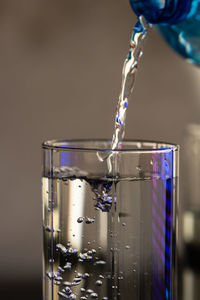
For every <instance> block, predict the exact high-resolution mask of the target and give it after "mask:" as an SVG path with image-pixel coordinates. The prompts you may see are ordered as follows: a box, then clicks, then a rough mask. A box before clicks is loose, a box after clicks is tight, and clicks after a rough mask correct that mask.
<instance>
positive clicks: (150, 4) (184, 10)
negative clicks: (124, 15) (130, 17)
mask: <svg viewBox="0 0 200 300" xmlns="http://www.w3.org/2000/svg"><path fill="white" fill-rule="evenodd" d="M191 3H192V0H130V4H131V7H132V9H133V10H134V12H135V13H136V15H137V16H141V15H142V16H144V17H145V19H146V20H147V21H148V22H149V23H152V24H172V23H177V22H179V21H181V20H183V19H184V18H185V17H186V16H187V14H188V13H189V11H190V8H191Z"/></svg>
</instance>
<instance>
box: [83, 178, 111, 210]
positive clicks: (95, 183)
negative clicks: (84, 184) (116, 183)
mask: <svg viewBox="0 0 200 300" xmlns="http://www.w3.org/2000/svg"><path fill="white" fill-rule="evenodd" d="M89 183H90V185H91V187H92V191H93V193H94V195H95V197H94V200H95V201H96V203H95V208H97V209H99V210H101V211H103V212H109V211H110V210H111V208H112V202H113V199H112V184H113V182H112V181H108V180H107V181H103V180H89Z"/></svg>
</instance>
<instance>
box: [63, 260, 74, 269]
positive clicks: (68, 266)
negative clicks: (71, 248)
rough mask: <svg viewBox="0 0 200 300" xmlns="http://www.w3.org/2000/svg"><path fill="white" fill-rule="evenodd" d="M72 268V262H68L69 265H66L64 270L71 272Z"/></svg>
mask: <svg viewBox="0 0 200 300" xmlns="http://www.w3.org/2000/svg"><path fill="white" fill-rule="evenodd" d="M71 267H72V264H71V263H70V262H68V263H66V264H65V265H64V267H63V268H64V269H65V270H70V269H71Z"/></svg>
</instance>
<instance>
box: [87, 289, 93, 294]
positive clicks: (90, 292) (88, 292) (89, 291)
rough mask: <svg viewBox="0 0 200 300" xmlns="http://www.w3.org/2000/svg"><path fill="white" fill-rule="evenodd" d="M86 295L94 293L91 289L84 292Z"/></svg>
mask: <svg viewBox="0 0 200 300" xmlns="http://www.w3.org/2000/svg"><path fill="white" fill-rule="evenodd" d="M86 293H87V294H92V293H94V291H93V290H91V289H88V290H87V291H86Z"/></svg>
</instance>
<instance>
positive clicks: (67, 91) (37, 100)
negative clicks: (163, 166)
mask: <svg viewBox="0 0 200 300" xmlns="http://www.w3.org/2000/svg"><path fill="white" fill-rule="evenodd" d="M135 20H136V19H135V16H134V14H133V12H132V11H131V9H130V7H129V1H128V0H118V1H116V0H101V1H98V0H59V1H55V0H29V1H27V0H18V1H14V0H1V1H0V37H1V46H0V95H1V109H0V114H1V115H0V128H1V147H0V153H1V154H0V157H1V173H0V174H1V175H0V176H1V180H0V182H1V210H0V220H1V226H0V231H1V245H0V248H1V255H0V270H1V271H0V282H1V284H0V285H1V288H0V290H1V295H3V296H4V299H10V298H9V297H12V296H11V295H12V294H15V299H17V295H19V297H20V299H25V298H23V295H25V294H26V293H27V294H26V296H28V298H27V297H26V299H32V298H31V296H32V297H33V299H39V297H41V296H40V291H41V288H40V280H41V270H42V268H41V247H42V236H41V192H40V175H41V174H40V172H41V149H40V145H41V143H42V141H43V140H47V139H55V138H67V139H69V138H111V136H112V131H113V119H114V112H115V107H116V103H117V99H118V94H119V90H120V85H121V69H122V63H123V61H124V58H125V57H126V55H127V50H128V42H129V39H130V35H131V30H132V27H133V25H134V22H135ZM199 80H200V70H198V69H197V68H195V67H193V66H191V65H189V64H187V63H186V62H185V61H184V60H182V59H181V58H180V57H178V56H177V55H176V54H175V53H174V52H173V51H172V50H171V49H169V48H168V46H167V45H166V44H165V43H164V42H163V40H162V39H161V38H160V37H159V36H158V34H157V33H156V32H155V31H153V30H152V32H151V33H150V35H149V39H148V42H147V44H146V48H145V54H144V57H143V59H142V63H141V66H140V70H139V73H138V77H137V82H136V88H135V91H134V94H133V96H132V97H131V99H130V105H129V109H128V116H127V130H126V137H127V138H140V139H156V140H166V141H170V142H175V143H179V144H182V143H183V132H184V128H185V126H186V125H187V124H188V123H190V122H199V121H200V100H199V96H200V86H199ZM22 282H23V284H22ZM27 287H28V288H27ZM30 291H31V292H30ZM30 294H31V296H30ZM24 297H25V296H24ZM2 299H3V298H2Z"/></svg>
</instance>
